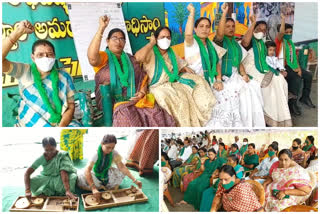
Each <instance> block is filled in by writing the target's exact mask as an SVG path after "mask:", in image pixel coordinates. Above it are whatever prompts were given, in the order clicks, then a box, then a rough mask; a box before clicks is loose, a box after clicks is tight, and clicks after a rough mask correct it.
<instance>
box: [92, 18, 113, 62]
mask: <svg viewBox="0 0 320 214" xmlns="http://www.w3.org/2000/svg"><path fill="white" fill-rule="evenodd" d="M109 21H110V18H109V17H108V16H101V17H100V18H99V28H98V30H97V32H96V34H95V35H94V37H93V39H92V40H91V43H90V45H89V48H88V51H87V55H88V60H89V63H90V65H92V66H98V65H100V64H101V60H102V59H101V57H100V54H99V51H100V45H101V40H102V37H103V33H104V31H105V29H106V28H107V27H108V24H109Z"/></svg>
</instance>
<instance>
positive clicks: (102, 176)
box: [93, 144, 113, 181]
mask: <svg viewBox="0 0 320 214" xmlns="http://www.w3.org/2000/svg"><path fill="white" fill-rule="evenodd" d="M112 154H113V152H111V153H110V154H107V155H104V154H103V151H102V147H101V144H100V145H99V148H98V160H97V161H96V162H95V164H94V166H93V172H94V174H95V176H96V177H97V178H98V179H99V180H101V181H107V180H108V170H109V168H110V166H111V163H112ZM104 156H106V158H105V162H104V164H103V166H102V161H103V157H104Z"/></svg>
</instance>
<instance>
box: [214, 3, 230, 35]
mask: <svg viewBox="0 0 320 214" xmlns="http://www.w3.org/2000/svg"><path fill="white" fill-rule="evenodd" d="M228 9H229V5H228V3H223V5H222V6H221V10H222V16H221V19H220V22H219V26H218V29H217V35H216V38H217V40H218V41H222V40H223V37H224V26H225V25H226V16H227V13H228Z"/></svg>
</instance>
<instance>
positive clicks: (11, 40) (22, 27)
mask: <svg viewBox="0 0 320 214" xmlns="http://www.w3.org/2000/svg"><path fill="white" fill-rule="evenodd" d="M33 31H34V27H33V26H32V24H31V23H30V22H29V21H27V20H24V21H21V22H19V23H18V24H17V27H16V28H15V30H14V31H13V32H12V33H11V34H10V35H9V36H8V37H6V38H5V39H3V40H2V73H6V72H8V71H9V69H10V65H11V62H10V61H9V60H7V59H6V57H7V55H8V53H9V52H10V50H11V48H12V46H13V45H14V44H15V43H16V42H17V41H18V39H19V38H20V37H21V36H22V35H23V34H26V33H27V34H31V33H32V32H33Z"/></svg>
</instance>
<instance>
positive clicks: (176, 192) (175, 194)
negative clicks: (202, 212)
mask: <svg viewBox="0 0 320 214" xmlns="http://www.w3.org/2000/svg"><path fill="white" fill-rule="evenodd" d="M169 191H170V194H171V197H172V199H173V202H174V203H178V202H180V201H181V200H183V193H182V192H180V189H179V188H174V187H173V186H170V185H169ZM164 201H165V203H166V205H167V207H168V210H169V211H170V212H197V210H195V209H194V208H193V206H192V205H190V204H184V205H175V207H172V206H171V205H170V203H169V202H168V200H167V199H165V200H164Z"/></svg>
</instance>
